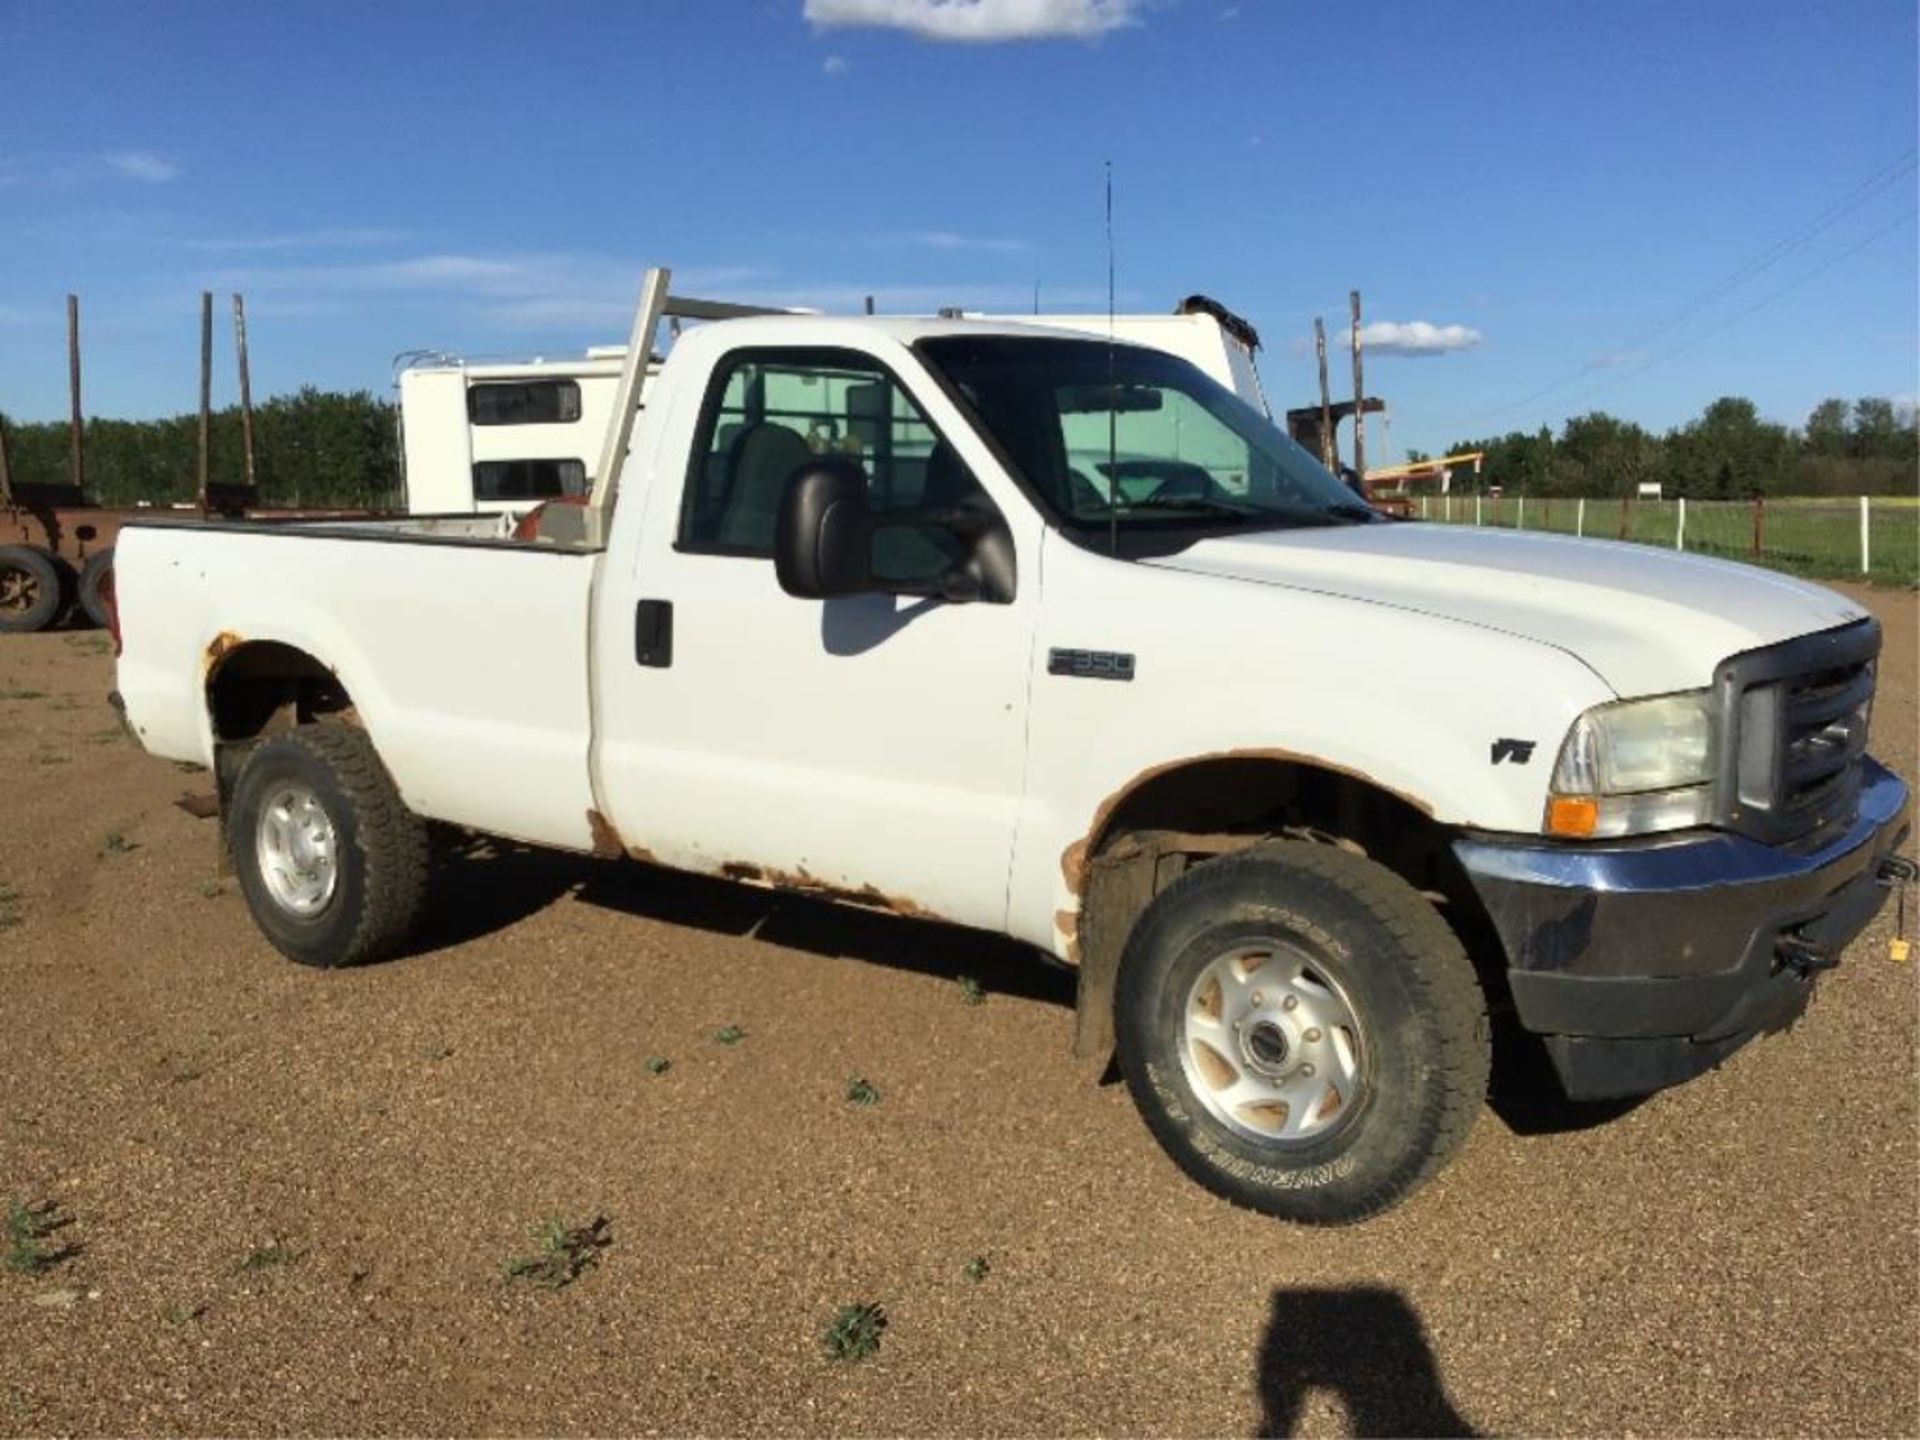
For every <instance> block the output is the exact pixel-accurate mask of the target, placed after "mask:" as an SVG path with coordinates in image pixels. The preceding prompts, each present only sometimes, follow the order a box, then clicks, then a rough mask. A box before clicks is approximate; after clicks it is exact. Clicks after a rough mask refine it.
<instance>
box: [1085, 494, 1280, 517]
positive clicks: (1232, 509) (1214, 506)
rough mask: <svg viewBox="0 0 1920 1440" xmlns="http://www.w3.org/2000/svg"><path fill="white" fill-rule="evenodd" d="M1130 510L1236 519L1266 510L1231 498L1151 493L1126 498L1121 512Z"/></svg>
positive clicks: (1253, 515) (1260, 515)
mask: <svg viewBox="0 0 1920 1440" xmlns="http://www.w3.org/2000/svg"><path fill="white" fill-rule="evenodd" d="M1129 510H1191V511H1194V512H1195V513H1197V514H1201V515H1230V516H1232V517H1233V518H1234V519H1235V520H1258V519H1261V518H1263V517H1264V515H1265V512H1264V511H1261V510H1257V509H1254V508H1252V507H1251V506H1247V505H1235V504H1234V503H1233V502H1232V501H1230V500H1214V499H1212V498H1210V497H1207V496H1201V495H1192V496H1187V497H1185V498H1182V497H1180V496H1176V495H1149V496H1147V497H1146V498H1145V499H1144V500H1125V501H1122V502H1121V504H1120V513H1121V514H1122V515H1125V514H1126V512H1127V511H1129Z"/></svg>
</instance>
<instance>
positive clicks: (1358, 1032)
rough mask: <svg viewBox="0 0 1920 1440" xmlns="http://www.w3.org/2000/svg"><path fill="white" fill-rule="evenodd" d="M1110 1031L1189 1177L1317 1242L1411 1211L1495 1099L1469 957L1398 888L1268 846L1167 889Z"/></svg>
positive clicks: (1349, 865) (1137, 937) (1150, 914)
mask: <svg viewBox="0 0 1920 1440" xmlns="http://www.w3.org/2000/svg"><path fill="white" fill-rule="evenodd" d="M1261 957H1266V958H1264V959H1262V958H1261ZM1114 1022H1115V1037H1116V1042H1117V1047H1118V1051H1119V1058H1120V1067H1121V1071H1122V1073H1123V1074H1124V1075H1125V1076H1126V1081H1127V1088H1128V1090H1129V1091H1130V1092H1131V1093H1132V1095H1133V1100H1134V1103H1135V1105H1137V1106H1138V1107H1139V1110H1140V1113H1141V1115H1142V1117H1143V1118H1144V1119H1145V1120H1146V1122H1147V1126H1148V1128H1149V1129H1150V1130H1152V1131H1153V1134H1154V1137H1155V1138H1156V1139H1158V1140H1159V1142H1160V1144H1161V1145H1162V1146H1163V1147H1164V1148H1165V1150H1166V1151H1167V1153H1168V1154H1169V1155H1170V1156H1171V1157H1172V1158H1173V1160H1174V1163H1175V1164H1177V1165H1178V1166H1179V1167H1180V1168H1181V1169H1182V1170H1184V1171H1185V1172H1186V1173H1187V1174H1188V1175H1189V1176H1191V1177H1192V1178H1193V1179H1195V1180H1197V1181H1198V1182H1199V1183H1200V1184H1202V1185H1204V1186H1206V1187H1207V1189H1209V1190H1211V1191H1213V1192H1214V1193H1215V1194H1217V1195H1220V1196H1223V1197H1224V1198H1226V1199H1227V1200H1230V1201H1232V1202H1233V1203H1234V1204H1236V1205H1243V1206H1245V1207H1247V1208H1248V1209H1250V1210H1257V1211H1259V1212H1261V1213H1262V1214H1266V1215H1272V1216H1277V1217H1279V1218H1281V1219H1285V1220H1293V1221H1298V1222H1300V1223H1303V1224H1311V1225H1339V1224H1348V1223H1351V1222H1353V1221H1356V1220H1362V1219H1365V1218H1366V1217H1367V1216H1370V1215H1374V1214H1378V1213H1379V1212H1380V1211H1382V1210H1385V1209H1387V1208H1389V1207H1390V1206H1393V1205H1395V1204H1397V1203H1398V1202H1399V1201H1401V1200H1403V1199H1405V1198H1406V1197H1407V1196H1408V1195H1410V1194H1411V1193H1412V1192H1413V1191H1414V1190H1416V1189H1417V1188H1418V1187H1419V1186H1420V1185H1422V1184H1423V1183H1425V1182H1426V1181H1427V1180H1428V1179H1429V1178H1431V1177H1432V1176H1433V1175H1434V1174H1435V1173H1436V1172H1438V1171H1439V1170H1440V1169H1441V1167H1443V1166H1444V1165H1445V1164H1446V1163H1447V1161H1448V1160H1450V1159H1451V1158H1452V1157H1453V1155H1454V1154H1455V1153H1456V1152H1457V1151H1458V1150H1459V1149H1460V1146H1461V1145H1462V1144H1463V1143H1465V1141H1466V1138H1467V1133H1468V1131H1469V1130H1471V1129H1472V1127H1473V1122H1474V1120H1475V1119H1476V1118H1477V1117H1478V1115H1479V1112H1480V1106H1481V1103H1482V1102H1483V1100H1484V1099H1485V1096H1486V1090H1487V1076H1488V1067H1489V1041H1488V1033H1487V1023H1486V1000H1485V996H1484V994H1483V993H1482V991H1481V989H1480V985H1479V981H1478V980H1477V979H1476V977H1475V975H1474V972H1473V967H1472V965H1471V964H1470V963H1469V961H1468V960H1467V956H1466V953H1465V952H1464V951H1463V950H1462V949H1461V947H1460V943H1459V941H1458V940H1457V939H1455V938H1454V935H1453V932H1452V931H1451V930H1449V929H1448V928H1447V926H1446V925H1445V923H1444V922H1442V921H1441V919H1440V917H1439V916H1438V915H1437V914H1436V913H1435V912H1434V910H1433V908H1432V907H1431V906H1430V905H1429V904H1428V903H1427V902H1426V901H1425V900H1423V899H1422V898H1421V897H1420V895H1418V894H1417V893H1416V892H1415V891H1414V890H1413V889H1412V888H1411V887H1409V886H1408V885H1407V884H1406V883H1405V882H1404V881H1402V880H1401V879H1400V878H1399V877H1398V876H1396V875H1394V874H1393V873H1392V872H1390V871H1388V870H1386V869H1384V868H1382V867H1381V866H1379V865H1376V864H1374V863H1373V862H1372V861H1370V860H1365V859H1362V858H1360V857H1359V856H1356V855H1351V854H1348V853H1347V852H1345V851H1343V850H1338V849H1335V848H1333V847H1331V846H1325V845H1312V844H1307V843H1304V842H1297V841H1282V842H1276V843H1272V844H1265V845H1260V846H1257V847H1255V848H1253V849H1251V850H1245V851H1242V852H1240V853H1238V854H1235V855H1230V856H1226V857H1224V858H1221V859H1218V860H1213V861H1209V862H1207V863H1205V864H1202V865H1199V866H1196V867H1195V868H1193V869H1192V870H1189V871H1188V872H1187V873H1186V874H1185V875H1183V876H1182V877H1181V878H1180V879H1179V880H1177V881H1175V882H1174V883H1173V884H1172V885H1170V886H1168V887H1167V889H1165V890H1164V891H1162V892H1161V893H1160V894H1159V895H1158V896H1157V897H1156V898H1155V899H1154V901H1153V903H1152V904H1151V905H1149V906H1148V907H1147V910H1146V913H1145V914H1144V915H1142V916H1141V918H1140V921H1139V923H1138V924H1137V925H1136V926H1135V927H1134V930H1133V933H1132V935H1131V936H1130V937H1129V938H1128V941H1127V946H1126V950H1125V953H1124V954H1123V955H1122V957H1121V962H1120V973H1119V977H1118V981H1117V987H1116V993H1115V1000H1114ZM1315 1022H1318V1023H1317V1024H1316V1023H1315Z"/></svg>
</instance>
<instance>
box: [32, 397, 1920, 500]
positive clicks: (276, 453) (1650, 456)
mask: <svg viewBox="0 0 1920 1440" xmlns="http://www.w3.org/2000/svg"><path fill="white" fill-rule="evenodd" d="M0 426H4V427H5V429H6V442H7V451H8V457H9V460H10V461H11V468H12V473H13V482H14V484H15V485H33V484H46V485H54V484H63V483H65V481H66V479H67V476H68V461H67V453H68V437H67V426H66V424H65V422H63V421H41V422H36V423H29V424H15V423H10V422H8V421H7V420H6V418H5V416H4V415H0ZM199 433H200V432H199V417H198V416H197V415H193V414H188V415H175V416H172V417H169V418H166V419H161V420H102V419H96V420H89V421H88V422H87V426H86V472H87V492H88V495H89V496H90V497H91V498H92V499H94V500H97V501H99V502H100V503H102V504H106V505H133V504H137V503H139V502H141V501H146V502H148V503H151V504H166V503H169V502H177V501H192V500H193V499H194V496H195V491H196V489H197V485H198V478H197V477H198V474H199ZM253 433H254V457H255V466H256V470H257V472H258V475H259V481H260V495H261V499H262V501H263V502H265V503H267V504H273V505H294V504H299V505H309V506H384V505H398V504H401V503H403V500H402V490H401V479H400V445H399V414H398V409H397V407H395V406H394V405H393V404H392V403H390V402H389V401H386V400H382V399H379V398H378V397H376V396H374V395H373V394H371V393H370V392H368V391H365V390H356V391H351V392H342V391H330V390H319V389H315V388H314V387H313V386H305V387H303V388H302V389H301V390H299V391H298V392H297V393H295V394H293V395H282V396H276V397H275V398H273V399H271V400H267V401H265V402H263V403H261V404H259V405H256V406H255V407H254V412H253ZM1467 450H1480V451H1484V452H1485V454H1486V460H1485V461H1484V462H1483V463H1482V469H1481V483H1482V484H1483V485H1489V486H1492V485H1498V486H1500V487H1502V489H1504V490H1507V491H1510V492H1512V493H1516V494H1526V495H1541V496H1549V495H1569V496H1571V495H1595V496H1598V495H1625V494H1632V493H1634V491H1635V490H1636V489H1637V488H1638V487H1639V486H1640V485H1643V484H1648V483H1654V484H1658V485H1659V486H1660V487H1661V492H1662V493H1663V494H1666V495H1686V496H1689V497H1693V498H1700V499H1725V500H1733V499H1744V498H1746V497H1748V496H1751V495H1911V494H1913V493H1914V490H1915V483H1916V481H1915V476H1916V469H1917V468H1920V430H1916V427H1915V424H1914V416H1913V415H1912V413H1910V412H1909V413H1905V414H1903V413H1902V412H1901V411H1900V409H1899V408H1898V407H1896V406H1895V405H1894V403H1893V402H1892V401H1891V400H1887V399H1883V398H1872V397H1870V398H1865V399H1860V400H1855V401H1852V402H1848V401H1846V400H1840V399H1830V400H1823V401H1821V402H1820V404H1819V405H1817V406H1816V407H1815V408H1814V411H1813V413H1812V414H1811V415H1810V416H1809V417H1808V419H1807V424H1806V427H1805V428H1804V429H1801V430H1796V429H1793V428H1791V427H1789V426H1786V425H1780V424H1776V423H1774V422H1772V421H1768V420H1763V419H1762V418H1761V417H1760V412H1759V410H1758V409H1757V408H1756V407H1755V405H1754V403H1753V402H1752V401H1751V400H1747V399H1743V398H1741V397H1739V396H1732V395H1730V396H1725V397H1723V398H1721V399H1719V400H1715V401H1714V402H1713V403H1712V404H1711V405H1709V406H1707V408H1706V410H1705V411H1704V412H1702V413H1701V415H1700V416H1699V417H1698V418H1697V419H1694V420H1691V421H1689V422H1688V423H1687V424H1685V425H1681V426H1678V427H1677V428H1675V429H1672V430H1669V431H1667V432H1666V433H1665V434H1664V435H1656V434H1654V433H1653V432H1651V431H1649V430H1647V429H1645V428H1644V427H1642V426H1640V425H1637V424H1635V423H1634V422H1633V421H1631V420H1622V419H1620V418H1618V417H1617V416H1613V415H1608V414H1605V413H1604V412H1601V411H1597V410H1596V411H1594V412H1592V413H1590V414H1586V415H1578V416H1575V417H1573V418H1571V419H1569V420H1568V421H1567V422H1566V423H1565V424H1564V425H1562V426H1561V428H1560V432H1559V433H1558V434H1557V435H1556V434H1555V433H1554V432H1553V431H1552V430H1551V429H1550V428H1549V427H1547V426H1544V425H1543V426H1541V427H1540V429H1538V430H1536V431H1531V432H1529V431H1524V430H1514V431H1510V432H1508V433H1507V434H1505V435H1497V436H1490V437H1487V438H1484V439H1478V440H1460V441H1456V442H1455V443H1454V444H1453V445H1452V446H1450V447H1449V448H1448V453H1449V454H1455V453H1458V452H1460V451H1467ZM1407 458H1408V459H1409V460H1410V461H1418V460H1426V459H1430V458H1432V457H1430V456H1428V455H1424V454H1422V453H1421V452H1420V451H1417V450H1410V451H1408V452H1407ZM209 474H210V476H211V478H212V480H213V481H214V483H215V484H216V485H239V484H242V483H244V481H245V479H246V472H245V458H244V451H243V447H242V440H241V428H240V411H239V407H238V406H228V407H227V408H225V409H223V410H218V411H216V412H214V414H213V416H212V421H211V425H210V430H209Z"/></svg>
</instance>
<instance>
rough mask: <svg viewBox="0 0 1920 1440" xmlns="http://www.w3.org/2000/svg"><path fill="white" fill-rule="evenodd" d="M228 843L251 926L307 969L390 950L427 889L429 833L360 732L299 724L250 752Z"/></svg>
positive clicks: (401, 939) (406, 931) (408, 928)
mask: <svg viewBox="0 0 1920 1440" xmlns="http://www.w3.org/2000/svg"><path fill="white" fill-rule="evenodd" d="M227 840H228V847H229V850H230V852H231V854H232V857H233V868H234V872H235V873H236V874H237V875H238V877H239V880H240V889H241V891H242V893H243V894H244V895H245V896H246V898H247V908H248V909H249V910H250V911H252V912H253V919H254V923H255V924H257V925H258V926H259V927H260V930H261V932H262V933H263V934H264V935H265V936H266V937H267V939H268V940H270V941H272V942H273V945H274V948H275V949H277V950H278V951H280V953H281V954H283V955H285V956H286V957H287V958H288V959H291V960H297V961H299V962H300V963H301V964H302V965H318V966H323V967H330V966H334V965H357V964H360V963H362V962H364V961H368V960H380V959H384V958H386V957H387V956H389V955H392V954H393V953H394V952H395V951H397V950H398V949H399V948H400V947H401V946H402V945H404V944H405V943H406V940H407V938H408V937H409V935H410V934H411V933H412V931H413V927H414V922H415V919H416V918H417V916H418V915H419V912H420V908H421V904H422V901H423V899H424V897H425V894H426V880H427V832H426V827H425V826H424V825H423V824H422V823H421V821H420V819H419V817H418V816H416V815H414V814H413V813H412V812H410V811H409V810H408V809H407V807H406V805H405V804H404V803H403V802H402V801H401V799H400V796H399V793H398V792H397V791H396V790H395V789H394V785H393V781H392V779H391V778H389V777H388V775H387V770H386V767H385V766H384V765H382V764H381V763H380V757H379V755H377V754H376V753H375V752H374V748H373V744H372V742H371V741H369V740H368V739H367V737H366V736H365V735H364V734H363V733H361V732H360V731H358V730H353V729H349V728H348V727H346V726H342V725H303V726H301V727H300V728H299V729H297V730H294V731H292V732H291V733H289V734H285V735H280V736H276V737H275V738H274V739H272V740H268V741H266V742H264V743H263V744H261V745H260V746H259V747H258V748H257V749H255V750H254V751H253V753H252V754H251V755H249V756H248V757H247V760H246V764H245V766H244V767H243V768H242V769H241V771H240V778H239V781H238V783H237V784H236V785H235V786H234V792H233V803H232V805H231V807H230V808H229V810H228V815H227Z"/></svg>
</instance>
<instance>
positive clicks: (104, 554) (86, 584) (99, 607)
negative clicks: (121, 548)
mask: <svg viewBox="0 0 1920 1440" xmlns="http://www.w3.org/2000/svg"><path fill="white" fill-rule="evenodd" d="M112 573H113V549H112V547H111V546H109V547H108V548H107V549H105V550H96V551H94V552H93V554H91V555H89V556H88V557H87V563H86V564H84V565H82V566H81V567H80V579H79V582H78V584H77V587H76V588H77V591H78V595H77V602H78V604H79V606H80V610H81V613H82V614H84V615H85V616H86V617H87V619H89V620H91V621H92V622H93V623H94V625H96V626H97V627H98V628H100V629H102V630H104V629H106V628H107V602H106V598H105V597H104V596H102V595H101V593H100V584H101V582H102V581H103V580H105V579H106V578H107V576H108V575H110V574H112Z"/></svg>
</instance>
